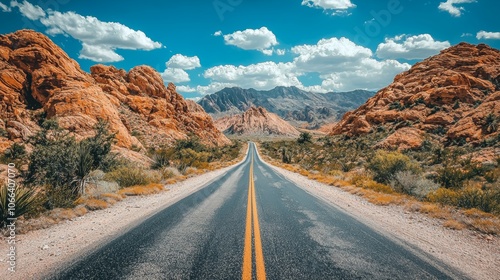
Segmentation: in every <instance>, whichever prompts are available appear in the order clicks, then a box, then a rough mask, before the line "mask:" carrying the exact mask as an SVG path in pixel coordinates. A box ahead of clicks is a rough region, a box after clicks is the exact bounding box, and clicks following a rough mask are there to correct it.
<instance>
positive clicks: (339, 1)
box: [302, 0, 356, 15]
mask: <svg viewBox="0 0 500 280" xmlns="http://www.w3.org/2000/svg"><path fill="white" fill-rule="evenodd" d="M302 5H303V6H308V7H311V8H319V9H323V10H325V11H332V15H342V14H346V13H347V10H348V9H350V8H355V7H356V5H354V4H353V3H352V2H351V0H302Z"/></svg>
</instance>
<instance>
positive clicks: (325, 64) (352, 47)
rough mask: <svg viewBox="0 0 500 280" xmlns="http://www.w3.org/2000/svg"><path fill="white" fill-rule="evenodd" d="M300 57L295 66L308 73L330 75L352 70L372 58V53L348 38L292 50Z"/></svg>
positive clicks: (297, 58)
mask: <svg viewBox="0 0 500 280" xmlns="http://www.w3.org/2000/svg"><path fill="white" fill-rule="evenodd" d="M292 52H293V53H295V54H297V55H298V57H296V58H295V59H294V63H295V65H296V66H297V67H298V68H299V69H301V70H303V71H306V72H318V73H329V72H333V71H344V70H349V69H352V68H353V67H356V65H359V63H360V62H361V61H362V60H363V59H365V58H369V57H371V56H372V51H371V50H370V49H367V48H365V47H361V46H358V45H356V44H354V43H353V42H352V41H350V40H349V39H347V38H344V37H342V38H340V39H338V38H330V39H321V40H320V41H319V42H318V43H317V44H316V45H301V46H296V47H293V48H292Z"/></svg>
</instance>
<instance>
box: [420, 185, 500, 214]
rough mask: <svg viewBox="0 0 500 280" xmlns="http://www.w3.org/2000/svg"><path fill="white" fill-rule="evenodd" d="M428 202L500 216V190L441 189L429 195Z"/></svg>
mask: <svg viewBox="0 0 500 280" xmlns="http://www.w3.org/2000/svg"><path fill="white" fill-rule="evenodd" d="M427 200H428V201H431V202H437V203H440V204H444V205H452V206H457V207H461V208H466V209H473V208H476V209H479V210H481V211H484V212H487V213H494V214H500V190H498V189H489V190H482V189H480V188H476V187H466V188H464V189H461V190H457V191H454V190H450V189H445V188H440V189H438V190H436V191H434V192H432V193H430V194H429V195H427Z"/></svg>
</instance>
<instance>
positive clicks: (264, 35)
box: [224, 27, 278, 54]
mask: <svg viewBox="0 0 500 280" xmlns="http://www.w3.org/2000/svg"><path fill="white" fill-rule="evenodd" d="M224 42H225V43H226V45H232V46H236V47H238V48H240V49H244V50H258V51H261V52H264V54H268V53H269V51H268V50H269V49H270V48H271V47H273V46H276V45H278V41H277V40H276V36H275V35H274V33H273V32H272V31H270V30H269V29H267V27H261V28H260V29H246V30H243V31H236V32H234V33H232V34H227V35H224Z"/></svg>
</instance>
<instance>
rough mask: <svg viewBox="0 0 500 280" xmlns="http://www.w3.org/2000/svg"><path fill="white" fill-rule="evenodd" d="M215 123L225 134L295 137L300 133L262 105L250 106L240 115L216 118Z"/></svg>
mask: <svg viewBox="0 0 500 280" xmlns="http://www.w3.org/2000/svg"><path fill="white" fill-rule="evenodd" d="M215 124H216V126H217V127H218V128H219V130H221V131H223V132H224V133H225V134H233V135H244V136H289V137H296V136H298V135H299V134H300V132H299V131H298V130H297V129H295V128H294V127H293V126H292V125H290V124H289V123H287V122H286V121H284V120H283V119H281V118H280V117H279V116H278V115H276V114H273V113H269V112H267V111H266V109H264V108H262V107H258V108H256V107H250V108H249V109H248V110H247V111H246V112H245V113H243V114H241V115H234V116H232V117H224V118H221V119H218V120H217V121H216V122H215Z"/></svg>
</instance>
